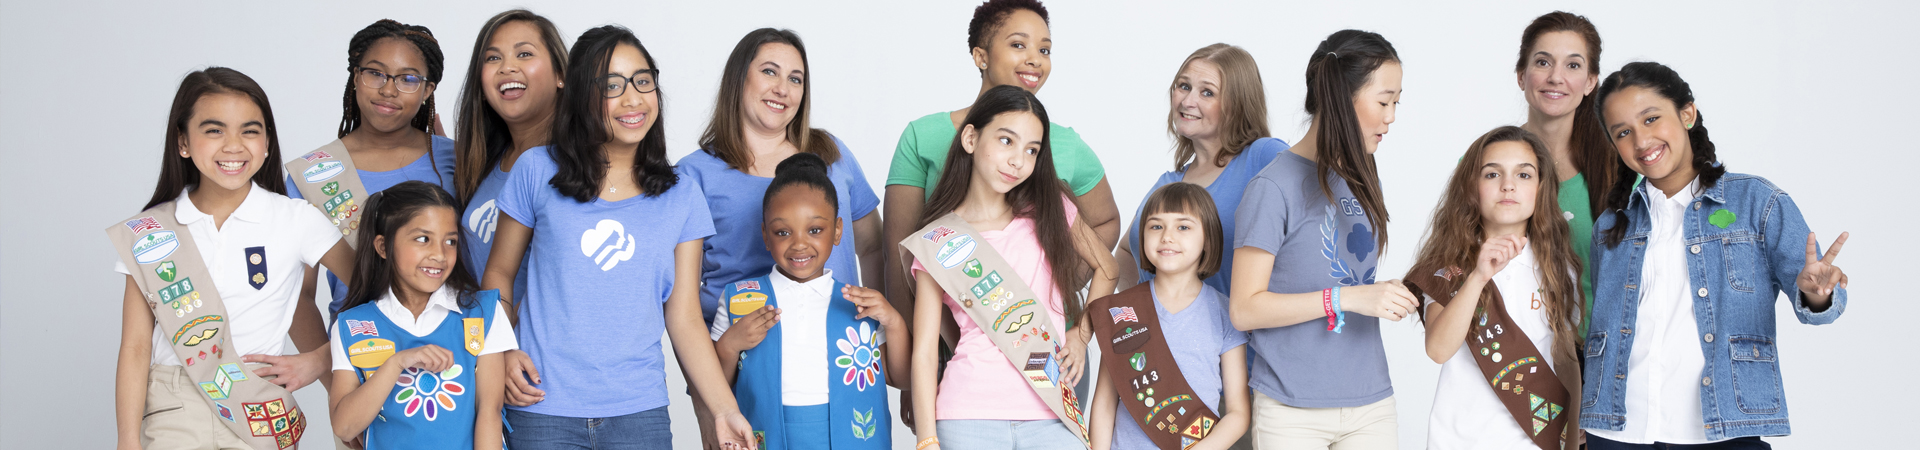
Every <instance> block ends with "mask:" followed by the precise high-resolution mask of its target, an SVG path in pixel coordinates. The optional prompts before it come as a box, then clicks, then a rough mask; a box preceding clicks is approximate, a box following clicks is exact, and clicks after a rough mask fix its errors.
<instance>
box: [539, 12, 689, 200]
mask: <svg viewBox="0 0 1920 450" xmlns="http://www.w3.org/2000/svg"><path fill="white" fill-rule="evenodd" d="M621 44H626V45H631V46H634V48H637V49H640V57H642V58H645V59H646V60H647V67H651V68H654V69H656V70H658V69H659V68H660V66H659V65H657V64H654V62H653V54H652V53H648V52H647V46H645V45H640V38H637V37H634V36H633V32H632V31H628V30H627V29H626V27H622V26H619V25H602V26H600V27H599V28H594V29H591V30H587V32H585V33H581V34H580V38H579V39H575V40H574V41H573V51H572V52H570V53H568V54H567V61H568V63H567V70H566V82H567V84H571V85H573V86H575V88H574V89H563V90H561V91H560V101H559V104H558V105H555V106H554V112H553V137H552V138H550V139H548V140H547V143H548V146H549V147H548V148H549V150H550V151H549V153H550V154H551V155H552V156H553V163H554V165H555V166H558V167H559V172H558V173H555V174H553V180H552V181H551V183H552V184H553V188H554V189H557V190H559V191H560V193H561V194H562V195H566V196H568V197H573V199H574V201H577V202H580V203H586V202H590V201H593V198H594V197H595V196H597V195H599V192H600V185H601V183H603V182H604V181H605V179H606V175H607V164H608V162H607V155H605V154H603V153H601V151H600V144H603V143H606V142H607V140H608V139H611V138H609V137H608V135H607V128H606V127H607V124H606V116H607V105H606V100H607V99H606V97H605V96H603V95H602V90H601V89H599V88H601V87H605V85H606V77H605V75H606V73H607V64H608V62H609V61H610V60H612V59H613V49H614V48H616V47H619V46H620V45H621ZM659 82H660V81H659V77H657V76H656V77H655V78H654V83H656V84H655V85H654V86H655V88H654V89H655V90H654V91H653V92H654V94H655V96H656V97H658V98H659V99H660V100H659V101H657V102H654V115H655V118H654V119H653V128H651V129H648V130H647V136H646V137H644V138H641V139H640V148H639V151H638V153H637V154H636V155H634V160H633V179H634V181H635V182H636V184H639V185H640V191H641V192H642V193H645V194H646V196H648V197H657V196H659V195H660V194H661V193H663V192H666V191H667V189H672V188H673V185H674V184H676V183H679V182H680V176H679V175H677V174H675V173H673V163H672V162H669V161H667V115H666V111H667V106H666V98H667V95H666V91H665V90H664V88H661V87H658V86H659V84H657V83H659ZM590 86H591V88H589V87H590Z"/></svg>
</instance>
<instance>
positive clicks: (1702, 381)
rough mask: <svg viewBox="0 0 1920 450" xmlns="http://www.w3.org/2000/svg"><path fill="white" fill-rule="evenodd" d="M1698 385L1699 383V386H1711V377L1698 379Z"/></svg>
mask: <svg viewBox="0 0 1920 450" xmlns="http://www.w3.org/2000/svg"><path fill="white" fill-rule="evenodd" d="M1700 385H1701V386H1712V385H1713V377H1706V378H1701V379H1700Z"/></svg>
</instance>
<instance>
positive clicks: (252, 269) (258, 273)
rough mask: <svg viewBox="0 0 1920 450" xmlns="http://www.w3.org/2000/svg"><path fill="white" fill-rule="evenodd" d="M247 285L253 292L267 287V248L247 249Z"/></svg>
mask: <svg viewBox="0 0 1920 450" xmlns="http://www.w3.org/2000/svg"><path fill="white" fill-rule="evenodd" d="M247 284H250V285H252V286H253V289H254V290H256V291H257V290H260V288H262V287H266V285H267V248H266V247H247Z"/></svg>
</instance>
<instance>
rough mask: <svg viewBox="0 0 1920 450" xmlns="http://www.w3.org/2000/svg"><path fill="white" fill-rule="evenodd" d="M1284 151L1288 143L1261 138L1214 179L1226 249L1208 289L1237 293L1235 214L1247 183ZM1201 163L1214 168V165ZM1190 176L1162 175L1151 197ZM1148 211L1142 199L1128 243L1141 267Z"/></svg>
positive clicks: (1143, 273) (1145, 277) (1143, 277)
mask: <svg viewBox="0 0 1920 450" xmlns="http://www.w3.org/2000/svg"><path fill="white" fill-rule="evenodd" d="M1284 151H1287V142H1286V141H1282V140H1279V139H1275V138H1260V139H1257V140H1254V141H1253V143H1252V144H1248V145H1247V149H1246V150H1244V151H1241V152H1240V154H1239V155H1236V156H1234V157H1233V159H1232V160H1229V161H1227V167H1225V168H1223V169H1221V171H1220V177H1219V178H1215V179H1213V184H1209V185H1207V194H1208V196H1211V197H1213V208H1214V210H1215V211H1218V212H1219V213H1220V231H1221V233H1222V235H1221V237H1220V245H1221V246H1222V248H1221V249H1220V255H1221V258H1220V272H1219V273H1215V274H1213V276H1210V277H1207V279H1206V280H1202V281H1203V282H1205V283H1207V286H1208V287H1212V288H1214V289H1216V290H1219V291H1220V292H1232V291H1233V284H1231V282H1232V281H1233V246H1232V244H1233V230H1234V223H1233V217H1234V213H1235V212H1237V210H1239V209H1240V197H1241V196H1242V195H1244V194H1246V192H1247V181H1249V180H1252V179H1253V176H1254V175H1256V174H1259V173H1260V169H1263V168H1266V167H1267V164H1268V163H1271V162H1273V158H1274V156H1277V155H1279V154H1280V152H1284ZM1200 162H1201V163H1204V164H1213V161H1200ZM1188 167H1192V163H1188ZM1186 173H1187V171H1186V169H1181V170H1177V171H1171V172H1167V173H1165V174H1161V175H1160V180H1159V181H1155V182H1153V189H1148V190H1147V195H1148V196H1149V197H1151V196H1152V195H1153V193H1154V192H1155V191H1159V190H1160V188H1161V187H1164V186H1166V185H1169V184H1173V183H1177V182H1180V179H1181V178H1182V177H1185V176H1186ZM1146 209H1147V199H1146V198H1144V197H1143V198H1141V199H1140V207H1138V208H1134V210H1133V221H1132V222H1131V223H1128V224H1127V243H1128V244H1129V245H1132V246H1133V247H1132V248H1133V255H1134V258H1136V259H1135V263H1136V265H1138V262H1139V260H1138V258H1139V257H1140V255H1142V254H1144V253H1145V252H1146V250H1144V249H1142V248H1141V246H1140V214H1141V213H1142V212H1144V211H1146ZM1148 281H1153V274H1151V273H1147V270H1146V269H1140V282H1141V283H1145V282H1148Z"/></svg>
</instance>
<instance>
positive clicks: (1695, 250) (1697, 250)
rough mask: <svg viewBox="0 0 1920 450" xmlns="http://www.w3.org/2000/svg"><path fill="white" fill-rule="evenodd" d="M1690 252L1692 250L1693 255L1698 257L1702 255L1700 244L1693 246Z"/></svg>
mask: <svg viewBox="0 0 1920 450" xmlns="http://www.w3.org/2000/svg"><path fill="white" fill-rule="evenodd" d="M1688 250H1692V251H1693V254H1695V255H1698V254H1700V244H1693V248H1690V249H1688Z"/></svg>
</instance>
